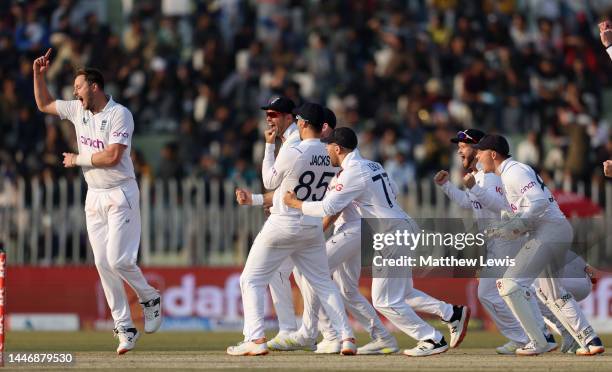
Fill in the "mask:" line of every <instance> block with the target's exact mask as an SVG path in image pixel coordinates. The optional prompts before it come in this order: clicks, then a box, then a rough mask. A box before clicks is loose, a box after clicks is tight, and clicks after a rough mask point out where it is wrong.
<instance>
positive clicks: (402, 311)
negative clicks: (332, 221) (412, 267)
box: [284, 128, 469, 356]
mask: <svg viewBox="0 0 612 372" xmlns="http://www.w3.org/2000/svg"><path fill="white" fill-rule="evenodd" d="M323 141H324V142H326V143H328V145H327V151H328V153H329V155H330V158H331V160H332V164H333V165H335V166H341V167H342V171H341V172H340V174H339V175H338V179H337V183H336V187H335V188H333V189H331V190H329V193H328V194H327V195H326V197H325V198H324V199H323V200H321V201H302V200H299V198H298V197H297V196H296V194H295V193H294V192H292V191H288V192H287V194H286V196H285V198H284V201H285V203H286V204H287V205H288V206H290V207H293V208H299V209H301V210H302V212H303V213H304V214H305V215H308V216H313V217H317V216H318V217H323V216H333V215H335V214H337V213H340V212H341V211H343V210H344V209H345V208H346V207H347V206H348V205H349V204H350V203H354V204H355V206H356V208H357V210H358V211H359V214H360V216H361V217H362V218H379V219H380V218H386V219H397V220H401V221H403V222H404V223H405V224H404V225H403V226H407V227H408V228H410V229H411V230H412V231H413V232H416V231H418V228H417V226H416V224H415V223H414V222H413V221H412V219H411V218H410V217H409V216H408V215H407V214H406V213H405V212H404V211H403V210H402V209H401V208H400V207H399V206H398V204H397V201H396V200H395V193H396V191H395V190H394V186H393V184H392V183H391V182H390V181H389V180H388V177H386V173H385V171H384V169H383V168H382V166H381V165H380V164H378V163H375V162H372V161H369V160H366V159H363V158H361V156H360V155H359V154H358V153H357V152H355V151H354V150H355V149H356V148H357V136H356V135H355V132H353V131H352V130H351V129H349V128H336V129H335V130H334V131H333V132H332V134H331V135H330V136H329V137H326V138H325V139H323ZM408 271H409V270H408ZM414 297H419V298H420V299H419V301H417V302H416V303H412V299H413V298H414ZM372 301H373V303H374V307H375V308H376V309H377V310H378V311H380V312H381V313H382V314H383V315H385V317H387V319H389V320H390V321H391V322H392V323H393V324H394V325H395V326H396V327H398V328H399V329H400V330H402V331H403V332H405V333H406V334H408V335H409V336H411V337H413V338H414V339H416V340H418V341H419V343H418V345H417V346H416V347H415V348H413V349H409V350H405V351H404V354H406V355H409V356H428V355H434V354H439V353H443V352H445V351H446V350H448V344H447V343H446V341H445V340H444V336H442V334H441V333H440V332H439V331H437V330H436V329H435V328H433V327H432V326H430V325H429V324H428V323H426V322H425V321H423V320H422V319H421V318H420V317H419V316H418V315H417V314H416V313H415V312H414V309H413V307H414V308H415V309H416V310H418V311H423V312H427V313H437V314H439V316H441V317H443V318H447V319H448V318H450V319H449V321H450V322H453V323H455V324H456V327H455V333H456V334H457V335H458V337H457V343H459V342H461V340H462V339H463V336H464V335H465V331H466V328H467V324H468V319H469V311H468V309H467V308H465V307H462V308H461V311H458V312H454V311H453V307H452V306H451V305H449V304H446V303H444V302H442V301H439V300H436V299H434V298H432V297H430V296H427V295H426V294H424V293H423V292H420V291H418V292H417V291H416V290H415V289H414V288H413V286H412V279H411V278H405V277H403V278H402V277H400V278H393V277H384V278H381V277H375V278H373V280H372ZM415 305H419V306H418V307H417V306H415ZM455 317H457V319H455Z"/></svg>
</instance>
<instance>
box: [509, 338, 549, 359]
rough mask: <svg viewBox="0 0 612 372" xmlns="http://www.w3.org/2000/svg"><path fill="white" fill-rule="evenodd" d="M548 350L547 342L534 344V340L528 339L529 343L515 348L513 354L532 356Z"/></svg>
mask: <svg viewBox="0 0 612 372" xmlns="http://www.w3.org/2000/svg"><path fill="white" fill-rule="evenodd" d="M547 350H548V343H546V344H545V345H543V346H542V345H536V344H535V342H533V341H529V343H528V344H527V345H525V346H523V347H519V348H518V349H516V352H515V354H516V355H520V356H534V355H540V354H542V353H545V352H546V351H547Z"/></svg>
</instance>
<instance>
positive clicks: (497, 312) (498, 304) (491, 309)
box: [478, 239, 544, 344]
mask: <svg viewBox="0 0 612 372" xmlns="http://www.w3.org/2000/svg"><path fill="white" fill-rule="evenodd" d="M520 248H521V244H520V242H515V241H503V240H497V239H496V240H493V241H492V242H490V244H489V245H488V246H487V258H505V257H506V256H510V257H514V256H516V254H517V253H518V251H519V250H520ZM497 279H498V278H495V277H481V278H480V279H479V280H478V299H479V300H480V303H481V304H482V306H483V307H484V308H485V310H486V311H487V313H489V316H490V317H491V319H492V320H493V322H494V323H495V325H496V326H497V329H498V330H499V332H500V333H501V334H502V335H503V336H505V337H506V338H508V339H509V340H512V341H514V342H517V343H519V344H527V343H528V342H529V337H527V334H526V333H525V331H524V330H523V327H522V326H521V323H519V321H518V319H516V317H515V316H514V314H513V313H512V310H510V308H509V307H508V304H506V301H504V299H503V298H502V297H501V296H500V295H499V291H498V290H497V283H496V282H497ZM519 281H520V279H519ZM534 293H535V292H534ZM532 301H536V299H535V295H534V296H531V298H530V304H531V302H532ZM532 306H533V305H532ZM536 320H537V321H538V323H539V324H541V325H542V327H543V326H544V324H543V321H544V319H541V316H539V314H536ZM540 320H541V321H540Z"/></svg>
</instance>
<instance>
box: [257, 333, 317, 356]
mask: <svg viewBox="0 0 612 372" xmlns="http://www.w3.org/2000/svg"><path fill="white" fill-rule="evenodd" d="M268 348H269V349H270V350H275V351H294V350H305V351H315V350H316V349H317V345H316V342H315V340H312V339H307V338H305V337H302V336H300V335H298V334H297V333H295V332H293V333H289V334H283V335H282V336H281V334H279V335H278V336H277V337H274V339H272V340H270V342H269V343H268Z"/></svg>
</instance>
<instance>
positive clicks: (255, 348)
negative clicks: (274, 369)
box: [227, 341, 268, 356]
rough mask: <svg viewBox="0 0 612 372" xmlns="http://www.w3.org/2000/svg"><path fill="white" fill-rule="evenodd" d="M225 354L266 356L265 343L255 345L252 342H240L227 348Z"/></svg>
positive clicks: (266, 347) (266, 348)
mask: <svg viewBox="0 0 612 372" xmlns="http://www.w3.org/2000/svg"><path fill="white" fill-rule="evenodd" d="M227 353H228V354H229V355H234V356H256V355H266V354H268V346H266V343H265V342H262V343H261V344H256V343H255V342H253V341H242V342H239V343H238V345H236V346H229V347H228V348H227Z"/></svg>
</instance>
